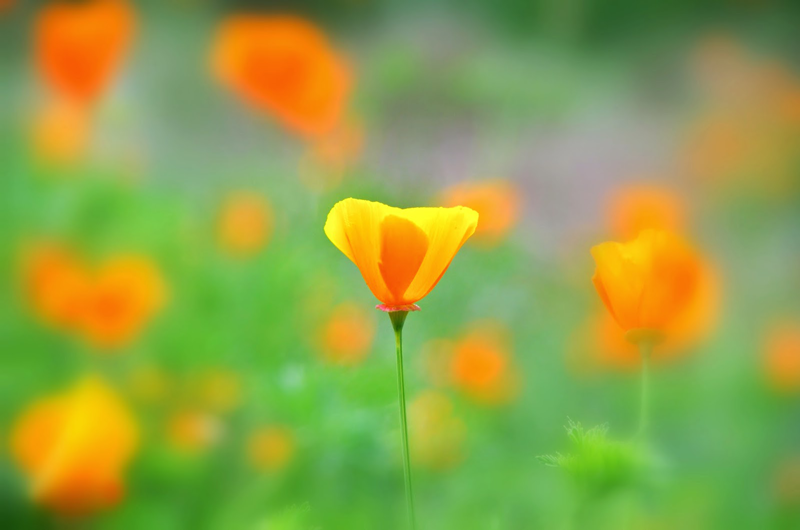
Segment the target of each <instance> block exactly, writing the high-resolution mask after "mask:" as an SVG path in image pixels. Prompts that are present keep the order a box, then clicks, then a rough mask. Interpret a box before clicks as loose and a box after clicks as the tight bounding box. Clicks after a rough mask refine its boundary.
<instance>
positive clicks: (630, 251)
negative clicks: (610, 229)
mask: <svg viewBox="0 0 800 530" xmlns="http://www.w3.org/2000/svg"><path fill="white" fill-rule="evenodd" d="M592 256H593V257H594V260H595V264H596V266H597V267H596V269H595V273H594V277H593V278H592V282H593V283H594V285H595V288H596V289H597V293H598V294H599V295H600V299H601V300H602V301H603V303H604V304H605V306H606V308H607V309H608V311H609V313H611V315H612V316H613V317H614V319H615V320H616V321H617V323H618V324H619V325H620V327H622V329H623V330H625V331H626V332H628V333H631V332H633V331H634V330H638V331H637V333H638V332H640V331H641V330H648V331H650V332H658V333H659V334H664V335H667V336H668V335H670V333H671V332H672V331H673V330H674V329H675V327H676V326H678V325H679V324H680V323H683V322H684V321H685V319H686V318H687V315H688V314H689V313H690V312H691V310H692V308H693V306H694V303H695V300H696V299H697V296H698V293H699V292H700V288H699V287H700V285H701V276H702V273H703V266H702V263H701V261H700V259H699V258H698V256H697V255H696V254H695V253H694V251H693V249H691V247H689V245H688V244H686V243H685V242H684V241H683V240H682V239H681V238H679V237H678V236H676V235H675V234H673V233H671V232H665V231H656V230H644V231H643V232H641V233H640V234H639V237H638V238H637V239H635V240H633V241H630V242H628V243H616V242H608V243H603V244H600V245H597V246H595V247H593V248H592ZM628 338H632V337H630V336H629V337H628Z"/></svg>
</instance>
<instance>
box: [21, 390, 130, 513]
mask: <svg viewBox="0 0 800 530" xmlns="http://www.w3.org/2000/svg"><path fill="white" fill-rule="evenodd" d="M137 438H138V433H137V427H136V425H135V423H134V420H133V418H132V417H131V415H130V413H129V412H128V410H127V409H126V408H125V406H124V405H123V404H122V403H121V402H120V400H119V398H118V397H117V395H116V394H115V393H114V391H113V390H112V389H111V388H109V387H108V386H107V385H106V384H105V383H103V382H102V381H101V380H100V379H98V378H95V377H88V378H86V379H84V380H82V381H81V382H79V383H78V384H77V385H76V386H75V387H73V388H72V389H70V390H68V391H66V392H64V393H62V394H58V395H56V396H53V397H48V398H44V399H41V400H39V401H37V402H36V403H34V404H33V405H32V406H31V408H29V409H28V410H27V411H26V412H25V413H23V415H22V417H21V418H20V419H19V420H18V421H17V424H16V425H15V426H14V429H13V432H12V439H11V445H12V452H13V455H14V458H15V459H16V460H17V462H18V464H19V465H20V466H21V467H22V469H23V470H24V471H25V473H26V474H27V475H28V478H29V480H30V489H31V495H32V497H33V499H34V501H36V502H37V503H39V504H42V505H43V506H46V507H48V508H50V509H52V510H55V511H58V512H61V513H65V514H86V513H90V512H93V511H95V510H98V509H101V508H104V507H107V506H110V505H113V504H115V503H116V502H117V501H119V500H120V498H121V497H122V496H123V476H122V475H123V472H124V470H125V467H126V466H127V464H128V462H129V461H130V459H131V457H132V456H133V454H134V451H135V449H136V445H137Z"/></svg>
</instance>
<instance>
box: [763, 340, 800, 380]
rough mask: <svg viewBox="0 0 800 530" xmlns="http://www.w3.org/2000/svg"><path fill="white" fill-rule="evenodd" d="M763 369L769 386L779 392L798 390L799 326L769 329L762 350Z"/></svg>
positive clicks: (799, 369) (799, 370)
mask: <svg viewBox="0 0 800 530" xmlns="http://www.w3.org/2000/svg"><path fill="white" fill-rule="evenodd" d="M764 353H765V355H764V369H765V371H766V375H767V378H768V381H769V383H770V384H771V386H772V387H773V388H774V389H775V390H778V391H780V392H784V393H796V392H800V326H797V325H785V324H784V325H781V326H777V327H775V328H774V329H773V330H771V332H770V334H769V336H768V337H767V340H766V346H765V351H764Z"/></svg>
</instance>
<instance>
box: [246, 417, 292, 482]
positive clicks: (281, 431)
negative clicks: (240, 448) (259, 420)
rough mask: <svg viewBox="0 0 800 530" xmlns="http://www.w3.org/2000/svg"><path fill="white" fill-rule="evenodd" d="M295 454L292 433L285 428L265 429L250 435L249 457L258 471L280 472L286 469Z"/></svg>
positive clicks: (248, 443) (248, 444)
mask: <svg viewBox="0 0 800 530" xmlns="http://www.w3.org/2000/svg"><path fill="white" fill-rule="evenodd" d="M294 452H295V440H294V435H293V434H292V432H291V431H290V430H288V429H286V428H285V427H276V426H272V427H263V428H261V429H258V430H257V431H255V432H254V433H252V434H251V435H250V438H249V439H248V441H247V456H248V458H249V460H250V463H251V464H252V465H253V467H255V468H256V469H260V470H264V471H279V470H281V469H283V468H285V467H286V466H287V465H288V464H289V462H290V461H291V459H292V456H293V455H294Z"/></svg>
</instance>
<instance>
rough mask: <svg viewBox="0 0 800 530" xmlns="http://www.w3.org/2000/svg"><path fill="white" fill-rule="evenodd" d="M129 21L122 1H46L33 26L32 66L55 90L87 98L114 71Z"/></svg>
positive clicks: (126, 43)
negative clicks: (33, 61) (34, 63)
mask: <svg viewBox="0 0 800 530" xmlns="http://www.w3.org/2000/svg"><path fill="white" fill-rule="evenodd" d="M133 26H134V13H133V9H132V8H131V6H130V5H129V4H128V3H127V2H126V1H125V0H89V1H88V2H82V3H70V2H55V3H50V4H47V5H46V6H45V7H43V8H42V9H41V11H40V12H39V14H38V16H37V19H36V24H35V27H34V48H35V52H34V53H35V57H36V66H37V68H38V70H39V72H40V73H41V75H42V78H43V79H44V81H45V82H46V83H47V84H48V86H49V87H50V88H51V89H52V90H53V91H55V92H56V93H58V94H60V95H62V96H64V97H67V98H70V99H74V100H76V101H80V102H84V103H89V102H92V101H94V100H96V99H97V98H98V97H99V96H100V95H101V93H102V92H103V91H104V90H105V89H106V87H107V85H108V84H109V82H110V81H111V79H112V77H113V76H114V74H115V73H116V71H117V69H118V67H119V64H120V62H121V61H122V59H123V57H124V55H125V52H126V51H127V49H128V47H129V45H130V41H131V37H132V35H133Z"/></svg>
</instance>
